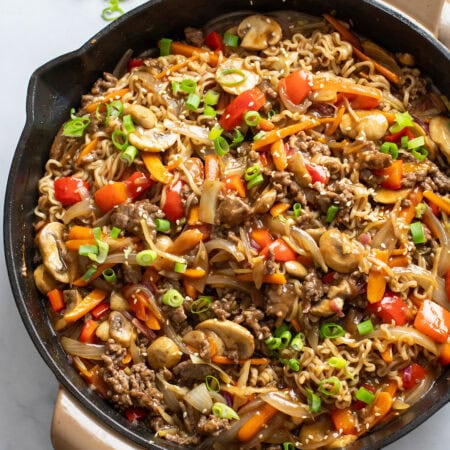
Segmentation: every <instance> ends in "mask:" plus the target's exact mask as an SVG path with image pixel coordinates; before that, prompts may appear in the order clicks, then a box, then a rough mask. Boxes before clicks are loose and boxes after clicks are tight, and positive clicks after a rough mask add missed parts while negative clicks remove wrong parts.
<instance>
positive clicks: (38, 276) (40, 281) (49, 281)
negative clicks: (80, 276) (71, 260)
mask: <svg viewBox="0 0 450 450" xmlns="http://www.w3.org/2000/svg"><path fill="white" fill-rule="evenodd" d="M33 276H34V283H35V284H36V287H37V288H38V289H39V291H40V292H41V293H42V294H44V295H46V294H47V292H50V291H51V290H52V289H56V288H57V287H58V285H59V283H58V282H57V281H56V280H55V279H54V278H53V277H52V276H51V275H50V273H49V272H48V270H47V269H46V268H45V266H44V264H40V265H39V266H37V267H36V269H35V270H34V272H33Z"/></svg>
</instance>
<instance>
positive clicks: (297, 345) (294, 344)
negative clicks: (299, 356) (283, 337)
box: [290, 333, 305, 352]
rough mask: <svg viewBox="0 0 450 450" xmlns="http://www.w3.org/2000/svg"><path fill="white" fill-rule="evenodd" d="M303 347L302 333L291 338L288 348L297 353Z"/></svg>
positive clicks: (303, 337)
mask: <svg viewBox="0 0 450 450" xmlns="http://www.w3.org/2000/svg"><path fill="white" fill-rule="evenodd" d="M304 345H305V335H304V334H303V333H298V334H296V335H295V336H294V337H293V338H292V341H291V343H290V347H291V348H292V349H294V350H295V351H297V352H300V351H302V350H303V347H304Z"/></svg>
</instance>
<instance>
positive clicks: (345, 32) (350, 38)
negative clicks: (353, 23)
mask: <svg viewBox="0 0 450 450" xmlns="http://www.w3.org/2000/svg"><path fill="white" fill-rule="evenodd" d="M323 17H324V19H325V20H326V21H327V22H328V23H329V24H330V25H331V26H332V27H333V28H334V29H335V30H336V31H337V32H338V33H339V34H340V35H341V37H342V39H344V41H347V42H349V43H350V44H352V46H353V47H356V48H361V42H360V40H359V38H358V36H356V35H355V34H353V33H352V32H351V31H350V30H349V29H348V28H347V27H346V26H345V25H344V24H343V23H342V22H340V21H339V20H337V19H335V18H334V17H333V16H330V15H329V14H324V15H323Z"/></svg>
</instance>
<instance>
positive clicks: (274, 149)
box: [270, 139, 288, 170]
mask: <svg viewBox="0 0 450 450" xmlns="http://www.w3.org/2000/svg"><path fill="white" fill-rule="evenodd" d="M270 154H271V155H272V159H273V163H274V164H275V167H276V169H277V170H284V169H286V167H287V165H288V163H287V155H286V148H285V146H284V142H283V139H278V140H277V141H275V142H274V143H273V144H272V145H271V146H270Z"/></svg>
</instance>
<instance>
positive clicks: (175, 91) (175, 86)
mask: <svg viewBox="0 0 450 450" xmlns="http://www.w3.org/2000/svg"><path fill="white" fill-rule="evenodd" d="M171 84H172V92H173V94H174V95H177V94H178V92H180V90H181V89H180V88H181V83H180V82H179V81H175V80H172V83H171Z"/></svg>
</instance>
